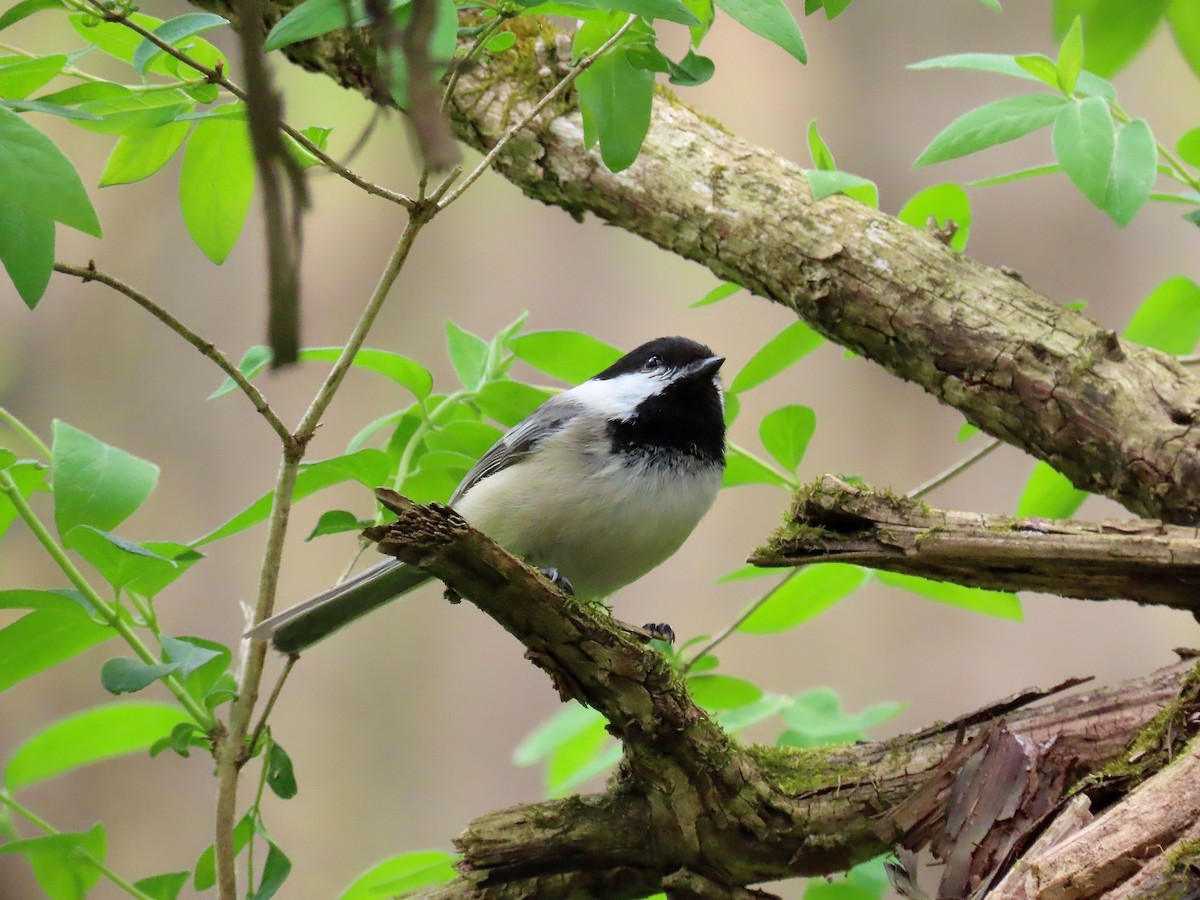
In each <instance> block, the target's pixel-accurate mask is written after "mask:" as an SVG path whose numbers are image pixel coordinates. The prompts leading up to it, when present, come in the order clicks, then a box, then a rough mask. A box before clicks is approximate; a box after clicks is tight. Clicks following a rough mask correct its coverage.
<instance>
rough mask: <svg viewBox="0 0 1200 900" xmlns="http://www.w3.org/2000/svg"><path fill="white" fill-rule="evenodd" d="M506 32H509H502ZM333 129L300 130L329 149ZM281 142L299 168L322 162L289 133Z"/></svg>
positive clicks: (329, 127) (314, 126)
mask: <svg viewBox="0 0 1200 900" xmlns="http://www.w3.org/2000/svg"><path fill="white" fill-rule="evenodd" d="M504 33H505V34H508V33H509V32H504ZM332 131H333V128H332V127H331V126H320V125H310V126H309V127H308V128H304V129H302V130H301V131H300V133H301V134H302V135H304V136H305V137H306V138H308V139H309V140H310V141H311V142H312V143H313V144H314V145H315V146H316V147H317V149H319V150H328V149H329V135H330V133H331V132H332ZM283 142H284V143H285V144H286V145H287V148H288V152H290V153H291V154H292V157H293V158H294V159H295V160H296V162H298V163H299V164H300V168H302V169H308V168H311V167H312V166H321V165H324V163H322V162H321V160H320V159H318V158H317V157H315V156H313V155H312V153H311V152H310V151H309V150H308V148H306V147H302V146H301V145H300V144H298V143H297V142H296V139H295V138H293V137H292V136H291V135H289V134H285V135H284V136H283Z"/></svg>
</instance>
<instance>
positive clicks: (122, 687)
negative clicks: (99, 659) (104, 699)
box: [100, 656, 179, 694]
mask: <svg viewBox="0 0 1200 900" xmlns="http://www.w3.org/2000/svg"><path fill="white" fill-rule="evenodd" d="M177 669H179V663H158V664H151V663H145V662H142V661H141V660H140V659H133V658H132V657H128V656H118V657H117V658H116V659H110V660H109V661H108V662H106V663H105V664H104V665H103V666H101V667H100V684H101V685H102V686H103V687H104V689H105V690H106V691H108V692H109V693H110V694H133V693H136V692H138V691H140V690H143V689H145V688H147V687H149V686H150V685H152V684H154V682H156V681H158V679H160V678H162V677H163V676H164V675H170V674H171V673H172V672H174V671H176V670H177Z"/></svg>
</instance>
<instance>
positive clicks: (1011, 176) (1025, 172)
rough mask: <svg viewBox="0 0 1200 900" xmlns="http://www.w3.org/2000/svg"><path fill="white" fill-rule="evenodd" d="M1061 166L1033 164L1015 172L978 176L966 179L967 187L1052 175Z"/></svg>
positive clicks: (1056, 164)
mask: <svg viewBox="0 0 1200 900" xmlns="http://www.w3.org/2000/svg"><path fill="white" fill-rule="evenodd" d="M1061 171H1062V166H1060V165H1059V164H1058V163H1051V164H1050V165H1047V166H1034V167H1033V168H1030V169H1020V170H1018V171H1016V172H1006V173H1005V174H1003V175H996V176H993V177H992V178H980V179H978V180H976V181H968V182H967V187H991V186H992V185H996V184H1008V183H1009V182H1010V181H1021V180H1022V179H1025V178H1038V177H1040V176H1042V175H1053V174H1055V173H1056V172H1061Z"/></svg>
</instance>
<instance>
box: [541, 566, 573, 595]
mask: <svg viewBox="0 0 1200 900" xmlns="http://www.w3.org/2000/svg"><path fill="white" fill-rule="evenodd" d="M538 571H539V572H541V573H542V575H544V576H545V578H546V580H547V581H549V582H550V583H551V584H552V585H554V586H555V587H556V588H558V589H559V590H560V591H562V592H563V593H564V594H566V595H567V596H569V597H573V596H575V586H574V585H572V584H571V582H570V581H568V580H567V578H566V576H565V575H563V574H562V573H561V572H559V571H558V569H538Z"/></svg>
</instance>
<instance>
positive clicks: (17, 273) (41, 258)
mask: <svg viewBox="0 0 1200 900" xmlns="http://www.w3.org/2000/svg"><path fill="white" fill-rule="evenodd" d="M0 263H3V264H4V269H5V271H6V272H8V277H9V278H11V279H12V283H13V287H15V288H16V289H17V293H18V294H20V295H21V299H22V300H24V301H25V305H26V306H28V307H29V308H30V309H33V308H34V307H36V306H37V304H38V301H39V300H41V299H42V295H43V294H45V293H46V286H47V285H48V284H49V283H50V275H51V274H52V273H53V272H54V220H52V219H49V218H47V217H46V216H43V215H39V214H38V213H34V212H29V211H28V210H27V209H25V208H24V207H23V206H20V205H18V204H17V203H16V201H14V200H12V199H10V198H8V197H0Z"/></svg>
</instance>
